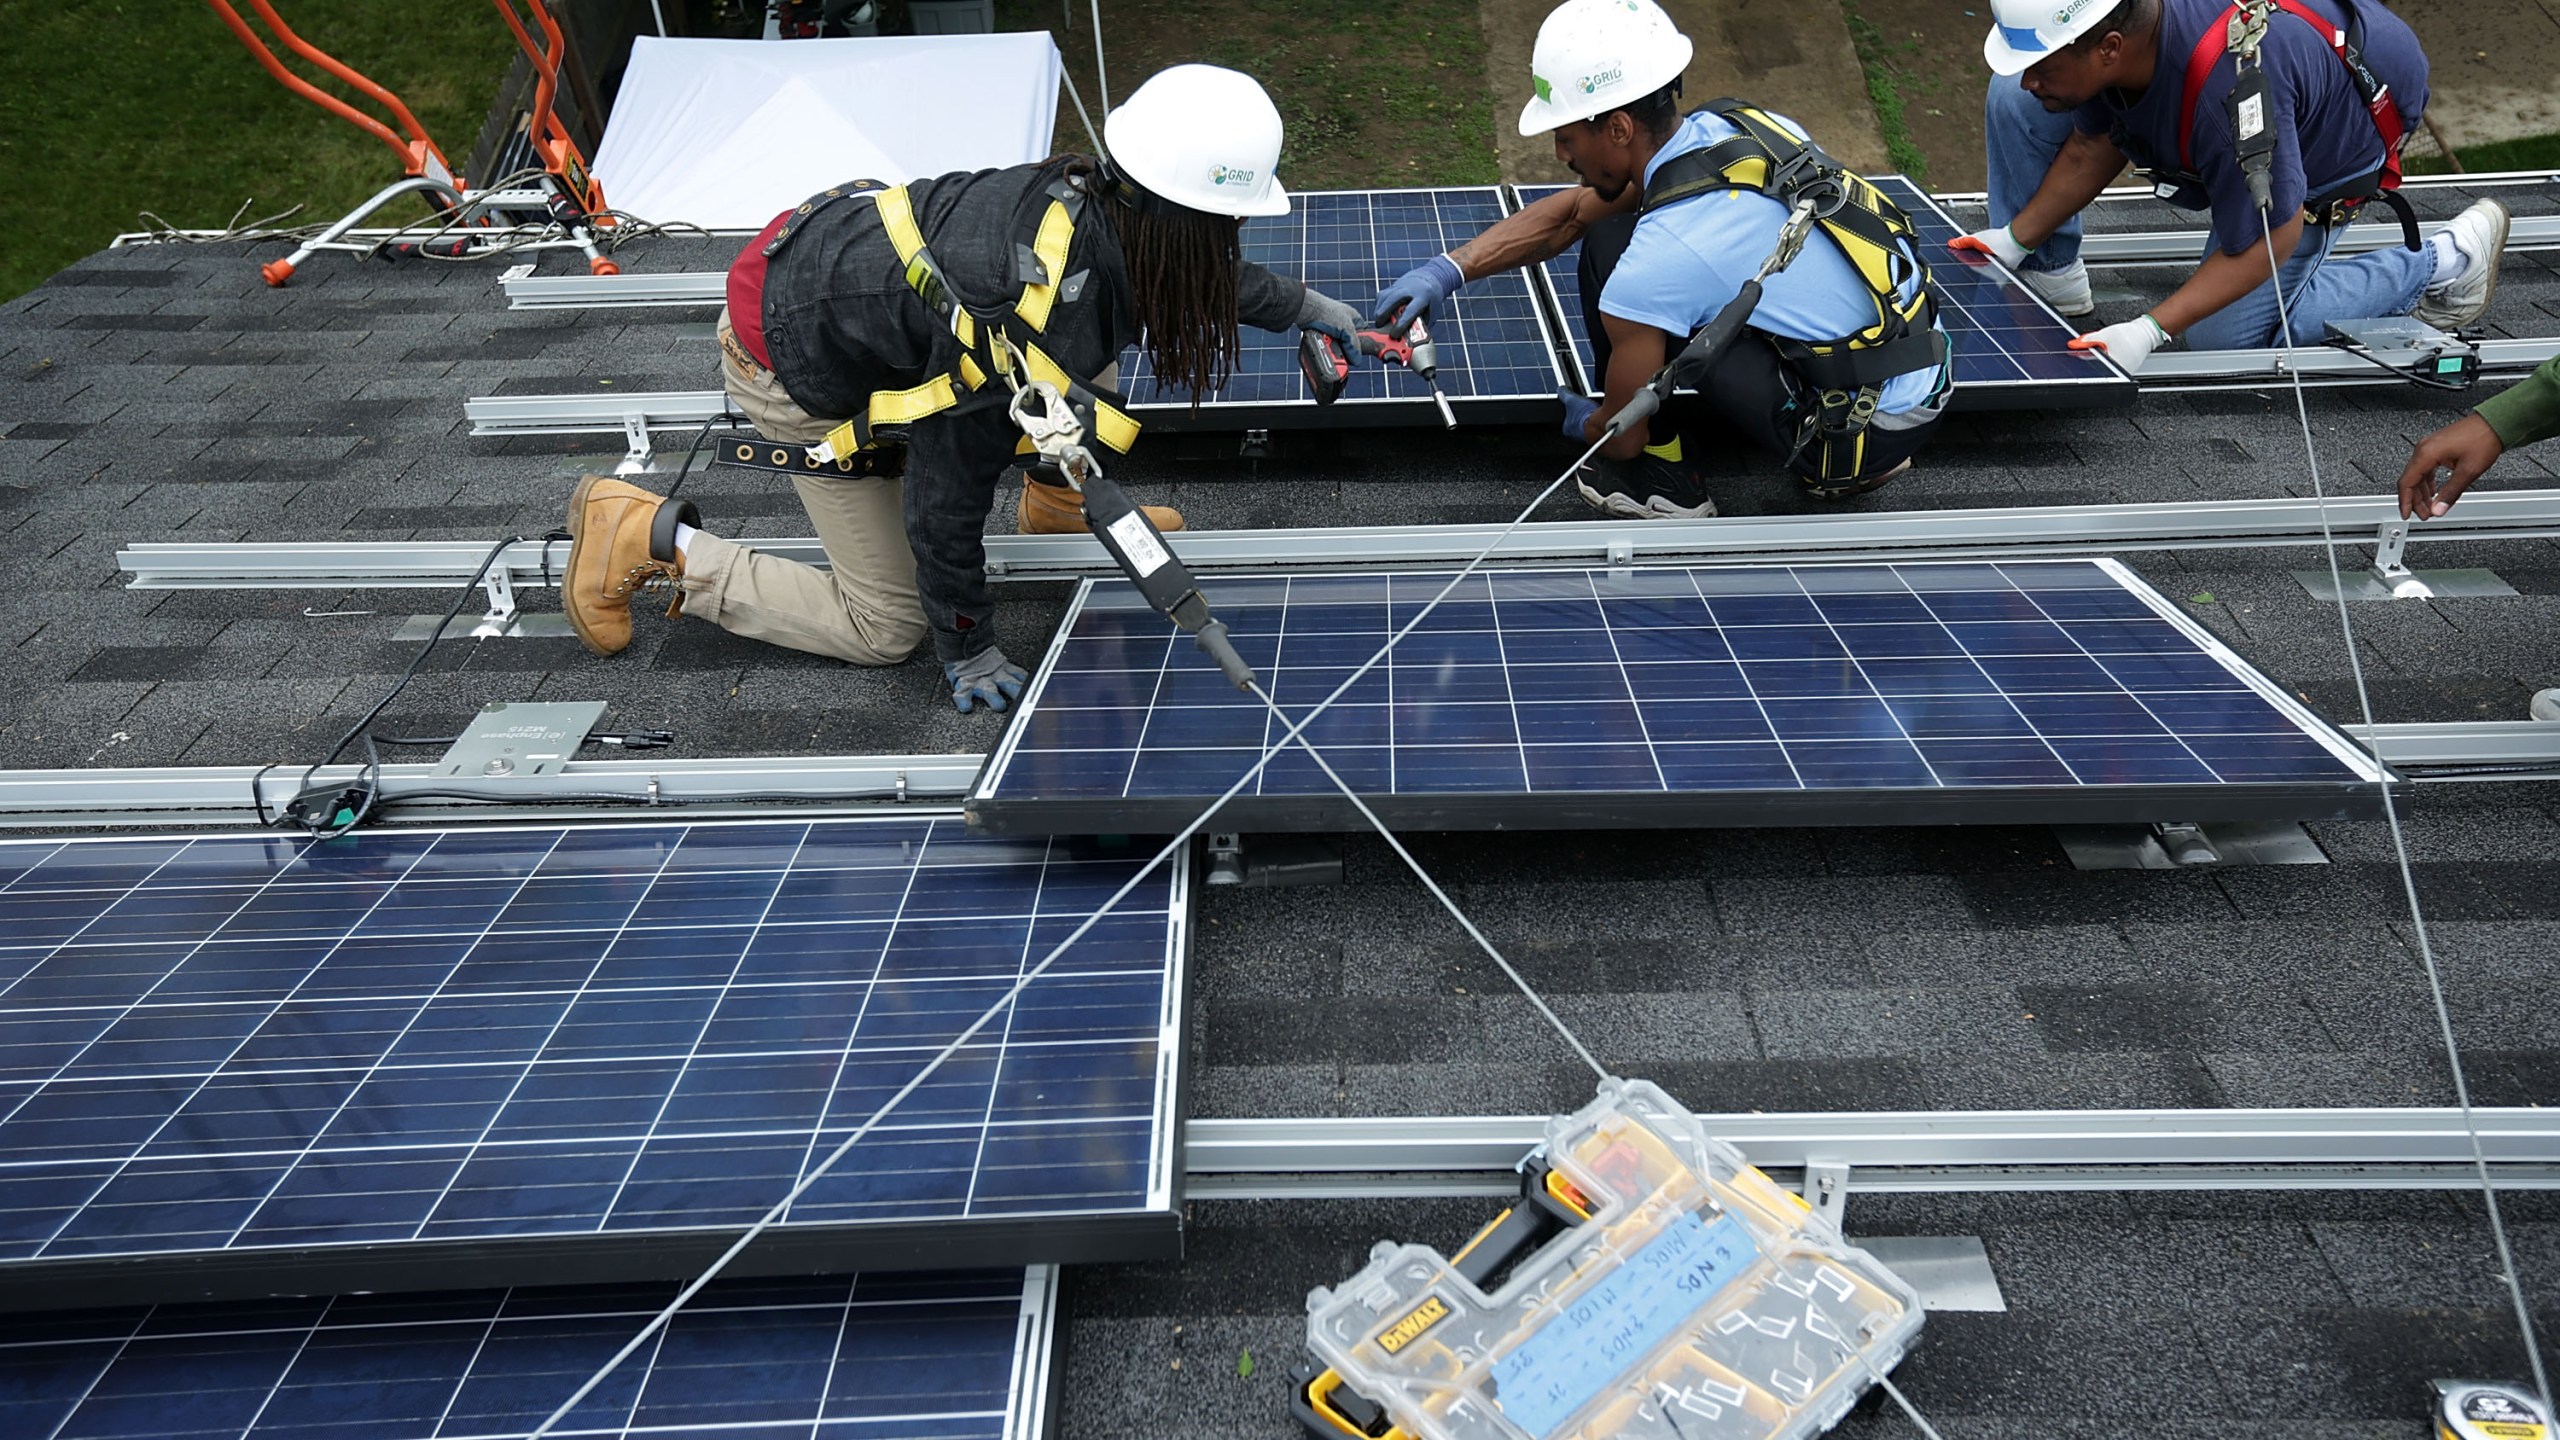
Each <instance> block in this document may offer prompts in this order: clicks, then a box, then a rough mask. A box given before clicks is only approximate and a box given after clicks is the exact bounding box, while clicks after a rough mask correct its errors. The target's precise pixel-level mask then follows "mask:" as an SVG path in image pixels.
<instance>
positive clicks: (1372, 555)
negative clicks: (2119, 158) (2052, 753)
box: [116, 490, 2560, 590]
mask: <svg viewBox="0 0 2560 1440" xmlns="http://www.w3.org/2000/svg"><path fill="white" fill-rule="evenodd" d="M2327 522H2328V525H2329V527H2330V531H2331V533H2333V534H2334V536H2335V537H2336V539H2337V540H2338V541H2339V542H2341V543H2349V544H2357V543H2365V542H2368V541H2369V542H2372V543H2374V544H2376V545H2377V546H2378V547H2383V548H2387V549H2388V550H2389V552H2390V553H2391V554H2392V555H2393V556H2394V557H2395V558H2396V557H2397V555H2398V554H2399V553H2400V547H2401V546H2402V545H2404V544H2406V543H2408V542H2411V541H2417V540H2475V541H2476V540H2492V539H2524V538H2536V537H2547V536H2554V535H2560V490H2500V491H2491V492H2486V493H2482V492H2474V493H2472V494H2470V495H2468V496H2465V497H2464V498H2463V502H2462V504H2461V505H2460V506H2458V507H2456V508H2455V509H2454V510H2453V512H2452V513H2450V514H2448V515H2446V516H2444V517H2443V518H2441V519H2437V520H2430V521H2427V522H2425V523H2424V524H2417V525H2412V524H2409V523H2407V522H2405V521H2403V520H2402V519H2401V518H2400V513H2399V508H2398V505H2397V503H2396V501H2395V500H2394V498H2393V497H2392V496H2389V495H2350V496H2340V497H2338V498H2335V499H2332V500H2330V501H2329V503H2328V506H2327ZM1503 529H1504V527H1503V526H1500V525H1491V524H1487V525H1379V526H1347V527H1340V528H1325V529H1301V530H1186V531H1184V532H1182V534H1181V536H1180V537H1179V538H1178V539H1177V540H1176V541H1175V542H1174V546H1175V549H1176V550H1178V551H1179V552H1180V553H1181V555H1182V558H1183V560H1184V561H1185V563H1187V564H1188V565H1190V567H1191V568H1192V569H1193V570H1195V571H1200V570H1226V571H1241V570H1289V571H1293V572H1305V571H1316V570H1343V569H1350V568H1359V567H1367V566H1388V565H1403V566H1425V565H1441V564H1456V563H1462V562H1464V561H1467V560H1470V559H1473V558H1474V557H1475V555H1476V554H1477V553H1478V552H1479V551H1481V550H1483V549H1484V548H1485V546H1486V545H1488V544H1490V543H1491V542H1492V541H1493V540H1494V538H1495V537H1496V536H1498V535H1500V534H1501V532H1502V530H1503ZM2321 539H2322V509H2321V506H2320V505H2319V504H2318V503H2316V502H2314V501H2311V500H2307V499H2299V498H2294V497H2290V496H2287V497H2278V498H2272V499H2262V500H2197V501H2170V502H2164V503H2158V504H2141V505H2030V506H2019V507H2014V508H2006V509H1987V510H1914V511H1897V512H1886V513H1882V514H1872V515H1751V516H1741V517H1733V518H1725V517H1719V518H1715V519H1708V520H1579V521H1559V522H1556V523H1553V524H1544V525H1524V526H1522V527H1520V528H1519V529H1518V530H1516V531H1513V532H1512V533H1511V535H1510V536H1509V537H1508V538H1506V539H1504V540H1503V542H1502V544H1501V545H1500V546H1499V547H1498V548H1497V549H1496V550H1495V551H1494V555H1493V558H1494V560H1495V561H1496V562H1497V563H1502V564H1513V565H1519V564H1562V565H1624V564H1630V563H1633V562H1636V561H1639V560H1675V559H1677V560H1700V559H1705V560H1732V561H1742V562H1773V563H1774V562H1781V561H1800V560H1825V559H1830V560H1856V559H1947V558H1972V557H1983V556H2004V555H2037V554H2067V555H2091V554H2110V553H2121V552H2125V551H2140V550H2178V549H2199V548H2211V547H2217V546H2235V545H2317V544H2319V543H2321ZM741 543H744V544H747V545H750V546H752V547H754V548H755V549H757V550H760V551H764V552H766V553H768V554H779V555H784V556H788V557H789V558H791V559H794V560H800V561H804V562H806V563H810V564H824V563H825V554H824V552H823V551H822V550H821V549H820V548H819V546H818V542H817V541H815V540H813V539H766V540H747V541H744V542H741ZM986 545H987V570H988V573H989V574H990V575H992V576H995V577H996V578H999V579H1018V580H1054V579H1073V578H1077V577H1081V576H1086V575H1108V574H1113V573H1116V567H1115V566H1114V565H1113V563H1112V561H1111V559H1110V557H1109V556H1107V555H1106V554H1104V553H1103V550H1102V547H1101V546H1100V545H1099V544H1097V543H1096V542H1095V541H1094V540H1093V538H1092V537H1091V536H1086V535H989V536H988V537H986ZM488 550H489V546H488V544H487V543H485V542H482V541H474V540H413V541H399V540H393V541H378V542H367V541H351V542H328V541H323V542H309V543H291V542H249V543H238V544H227V543H196V542H181V543H143V544H134V545H128V546H126V547H125V548H124V549H123V550H121V551H119V552H117V555H116V563H117V565H118V566H120V567H121V568H122V569H124V570H125V571H126V572H127V573H129V574H130V575H132V577H133V579H132V581H131V586H132V588H134V589H147V590H225V589H321V590H351V589H352V590H364V589H396V588H404V587H405V588H430V589H434V588H450V587H453V586H458V585H461V584H462V583H464V582H465V581H467V580H469V579H470V578H471V575H472V572H473V571H474V570H476V569H477V568H478V567H479V564H480V560H481V557H483V556H484V555H486V554H487V553H488ZM567 557H568V544H567V542H566V541H551V542H547V543H546V542H543V541H533V540H528V541H522V542H519V543H517V544H515V545H511V546H509V547H508V548H507V550H506V552H505V553H504V554H503V555H502V556H501V557H500V559H499V562H498V563H497V564H496V565H494V566H492V567H491V569H492V571H493V572H495V573H497V574H500V575H503V576H504V577H505V580H506V582H507V583H508V584H509V585H511V586H515V587H530V586H545V585H556V584H557V583H558V581H559V574H560V567H561V565H562V564H563V563H564V562H565V561H566V559H567Z"/></svg>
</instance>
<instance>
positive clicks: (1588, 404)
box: [1556, 390, 1600, 445]
mask: <svg viewBox="0 0 2560 1440" xmlns="http://www.w3.org/2000/svg"><path fill="white" fill-rule="evenodd" d="M1556 398H1557V399H1559V400H1562V401H1563V402H1564V438H1566V439H1567V440H1570V441H1572V442H1573V443H1574V444H1576V445H1588V444H1590V443H1591V437H1590V436H1588V435H1586V434H1584V433H1583V431H1582V427H1584V426H1586V425H1588V424H1590V423H1591V417H1592V416H1594V415H1597V414H1599V413H1600V402H1599V401H1597V400H1594V399H1592V398H1591V397H1590V396H1588V395H1576V394H1574V393H1573V392H1572V391H1570V390H1559V391H1557V392H1556Z"/></svg>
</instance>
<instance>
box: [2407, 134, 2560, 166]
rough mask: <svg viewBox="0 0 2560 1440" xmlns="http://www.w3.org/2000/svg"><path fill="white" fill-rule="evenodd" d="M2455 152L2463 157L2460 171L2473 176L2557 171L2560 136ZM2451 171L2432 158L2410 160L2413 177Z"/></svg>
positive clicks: (2492, 143) (2470, 146)
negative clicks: (2510, 172)
mask: <svg viewBox="0 0 2560 1440" xmlns="http://www.w3.org/2000/svg"><path fill="white" fill-rule="evenodd" d="M2457 153H2458V154H2460V155H2461V157H2462V168H2463V169H2464V170H2466V171H2469V172H2470V173H2472V174H2474V175H2486V174H2491V173H2494V172H2496V171H2499V170H2560V135H2528V136H2525V137H2524V138H2523V139H2521V140H2497V141H2492V142H2491V143H2489V144H2486V145H2465V146H2463V147H2462V149H2461V150H2460V151H2458V152H2457ZM2452 169H2453V167H2452V166H2450V165H2447V164H2445V163H2444V161H2443V160H2441V159H2439V158H2437V157H2435V156H2433V155H2413V156H2411V157H2409V173H2410V174H2412V175H2444V174H2450V173H2451V172H2452Z"/></svg>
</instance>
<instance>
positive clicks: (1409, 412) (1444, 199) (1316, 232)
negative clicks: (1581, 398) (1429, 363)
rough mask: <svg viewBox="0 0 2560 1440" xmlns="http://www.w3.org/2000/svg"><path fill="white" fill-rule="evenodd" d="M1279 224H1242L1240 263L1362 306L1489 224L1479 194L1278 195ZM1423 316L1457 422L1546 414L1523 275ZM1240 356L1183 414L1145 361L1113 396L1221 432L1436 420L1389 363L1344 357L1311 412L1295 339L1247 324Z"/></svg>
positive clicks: (1541, 326) (1490, 209)
mask: <svg viewBox="0 0 2560 1440" xmlns="http://www.w3.org/2000/svg"><path fill="white" fill-rule="evenodd" d="M1289 200H1290V209H1289V213H1288V214H1286V215H1275V216H1269V217H1265V218H1260V219H1253V220H1247V221H1246V222H1245V224H1244V236H1243V246H1244V258H1245V259H1247V260H1251V261H1253V262H1255V263H1256V264H1260V265H1266V266H1269V267H1270V268H1271V269H1273V270H1275V271H1277V272H1278V273H1280V274H1282V275H1287V276H1291V277H1294V278H1298V279H1303V280H1305V281H1306V282H1307V283H1308V284H1309V285H1312V286H1314V287H1315V288H1316V289H1318V290H1321V291H1323V292H1324V293H1325V294H1327V295H1330V296H1332V297H1333V298H1335V299H1337V300H1340V301H1342V302H1343V303H1344V304H1346V305H1349V306H1351V307H1353V308H1354V309H1360V310H1364V311H1365V309H1366V307H1367V306H1368V304H1369V302H1370V301H1371V300H1373V299H1375V298H1376V297H1377V294H1378V292H1379V291H1380V290H1382V289H1384V288H1385V287H1386V286H1387V285H1388V284H1390V283H1392V282H1393V281H1394V280H1395V279H1396V278H1397V277H1399V276H1401V275H1403V274H1404V273H1405V272H1406V271H1408V270H1411V269H1412V268H1413V267H1415V266H1417V265H1420V264H1421V263H1423V262H1424V261H1426V260H1428V259H1430V258H1431V257H1432V256H1434V255H1438V254H1440V253H1442V252H1444V251H1447V250H1452V249H1455V248H1457V247H1458V246H1460V245H1463V244H1465V243H1466V242H1467V241H1469V240H1471V239H1474V238H1475V236H1476V235H1477V234H1478V233H1479V232H1481V231H1483V230H1485V229H1486V228H1487V227H1489V226H1491V225H1492V224H1493V223H1494V222H1495V221H1497V220H1499V219H1501V218H1502V216H1503V214H1504V213H1505V211H1504V205H1503V199H1502V192H1501V191H1500V190H1499V189H1498V188H1496V187H1494V186H1491V185H1478V186H1467V187H1461V188H1455V189H1442V190H1317V191H1302V192H1299V193H1297V194H1295V195H1292V196H1290V197H1289ZM1441 312H1442V313H1435V314H1434V315H1433V316H1432V317H1431V336H1432V340H1433V343H1434V346H1435V348H1436V351H1437V360H1438V365H1439V383H1440V389H1441V391H1442V392H1443V393H1444V394H1446V395H1447V396H1448V397H1449V404H1450V407H1451V409H1452V411H1453V412H1454V413H1455V414H1457V415H1458V416H1459V417H1460V418H1461V419H1464V420H1469V421H1478V422H1501V421H1528V420H1543V419H1550V418H1552V417H1553V416H1554V414H1555V413H1556V391H1557V389H1558V388H1559V387H1560V386H1562V385H1563V384H1564V373H1563V371H1562V370H1561V369H1559V368H1558V362H1557V342H1556V339H1555V336H1554V335H1553V333H1552V332H1551V331H1550V330H1549V328H1548V325H1547V319H1546V316H1545V314H1544V313H1543V312H1542V310H1541V308H1540V306H1539V304H1538V301H1537V299H1536V297H1535V296H1534V295H1533V294H1532V293H1531V291H1530V286H1529V278H1528V276H1527V275H1526V274H1525V273H1522V272H1517V271H1515V272H1513V273H1510V274H1507V275H1496V276H1492V277H1490V278H1488V279H1485V280H1483V281H1481V282H1479V283H1477V284H1474V285H1470V286H1468V287H1467V289H1466V290H1465V291H1464V292H1463V293H1462V294H1459V295H1456V296H1454V297H1452V298H1451V299H1450V300H1449V301H1448V302H1446V303H1445V304H1444V305H1443V306H1441ZM1241 338H1242V341H1243V346H1244V353H1243V356H1242V358H1241V360H1240V361H1239V362H1238V364H1237V366H1236V369H1235V373H1234V375H1233V376H1231V377H1230V378H1229V379H1228V381H1227V383H1226V384H1225V385H1224V386H1223V387H1221V388H1220V389H1219V390H1218V391H1217V393H1216V394H1214V395H1212V396H1210V397H1208V398H1207V399H1206V400H1204V401H1202V402H1201V404H1200V405H1199V406H1198V407H1197V408H1194V407H1193V406H1192V404H1191V399H1190V396H1189V395H1188V394H1179V395H1177V394H1175V393H1173V392H1171V391H1169V390H1167V389H1166V388H1165V387H1163V386H1162V385H1159V384H1158V383H1157V382H1156V380H1155V377H1154V375H1153V373H1152V371H1151V370H1150V369H1149V368H1148V365H1147V360H1146V355H1145V352H1143V351H1141V350H1138V349H1135V348H1131V349H1130V350H1128V351H1126V352H1124V353H1123V354H1122V356H1121V359H1120V375H1121V382H1122V383H1121V389H1122V393H1124V394H1125V395H1127V397H1128V399H1129V403H1130V409H1131V410H1132V411H1133V412H1135V413H1136V414H1137V415H1138V417H1139V418H1140V419H1141V420H1143V421H1144V422H1146V424H1147V425H1148V426H1149V427H1150V428H1152V429H1161V430H1219V429H1226V430H1233V429H1245V428H1275V427H1302V426H1314V425H1319V424H1322V425H1346V424H1348V425H1360V424H1368V425H1425V424H1427V425H1437V424H1439V423H1440V421H1439V412H1438V411H1437V410H1436V409H1434V408H1433V406H1432V404H1431V398H1430V391H1429V389H1428V388H1427V387H1425V386H1424V385H1423V383H1422V382H1421V381H1420V380H1418V379H1416V378H1415V377H1414V376H1413V375H1412V374H1411V373H1409V372H1407V371H1406V370H1404V369H1403V368H1401V367H1399V366H1393V365H1382V364H1381V363H1380V362H1378V361H1377V360H1375V359H1374V358H1370V357H1365V356H1364V357H1361V358H1360V359H1358V360H1356V361H1354V362H1353V366H1352V371H1351V379H1350V382H1349V386H1348V388H1347V389H1346V390H1345V391H1344V392H1343V395H1342V398H1341V399H1339V400H1337V401H1335V402H1334V403H1333V404H1332V405H1330V406H1326V407H1321V408H1320V407H1318V406H1317V404H1316V402H1315V400H1314V398H1313V397H1312V396H1310V395H1309V394H1308V393H1307V387H1306V380H1305V379H1304V377H1303V376H1301V375H1300V373H1299V370H1298V332H1297V331H1295V330H1287V331H1278V332H1274V331H1269V330H1259V329H1255V328H1253V327H1251V326H1247V327H1245V328H1244V330H1243V332H1242V337H1241Z"/></svg>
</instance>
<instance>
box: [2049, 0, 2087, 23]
mask: <svg viewBox="0 0 2560 1440" xmlns="http://www.w3.org/2000/svg"><path fill="white" fill-rule="evenodd" d="M2088 8H2089V0H2071V3H2070V4H2068V5H2065V6H2063V7H2062V8H2061V9H2059V10H2056V11H2054V12H2053V23H2054V24H2056V25H2068V24H2070V23H2071V21H2072V18H2073V17H2074V16H2077V15H2078V14H2079V13H2080V12H2081V11H2083V10H2086V9H2088Z"/></svg>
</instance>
